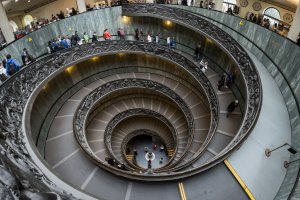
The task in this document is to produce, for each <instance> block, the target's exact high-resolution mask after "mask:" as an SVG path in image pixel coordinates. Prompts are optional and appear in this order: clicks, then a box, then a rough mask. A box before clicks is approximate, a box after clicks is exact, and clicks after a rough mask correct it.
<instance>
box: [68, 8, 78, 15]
mask: <svg viewBox="0 0 300 200" xmlns="http://www.w3.org/2000/svg"><path fill="white" fill-rule="evenodd" d="M77 13H78V12H77V10H75V8H72V10H71V13H70V15H71V16H74V15H77Z"/></svg>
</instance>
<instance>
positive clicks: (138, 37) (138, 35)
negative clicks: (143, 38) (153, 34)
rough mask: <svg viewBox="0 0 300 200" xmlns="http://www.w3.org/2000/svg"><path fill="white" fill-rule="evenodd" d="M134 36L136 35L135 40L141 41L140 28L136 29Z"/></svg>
mask: <svg viewBox="0 0 300 200" xmlns="http://www.w3.org/2000/svg"><path fill="white" fill-rule="evenodd" d="M134 37H135V40H136V41H139V40H140V31H139V29H138V28H137V29H135V31H134Z"/></svg>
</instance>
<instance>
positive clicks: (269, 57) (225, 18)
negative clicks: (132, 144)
mask: <svg viewBox="0 0 300 200" xmlns="http://www.w3.org/2000/svg"><path fill="white" fill-rule="evenodd" d="M184 8H186V9H190V10H191V11H195V12H199V13H200V14H203V15H204V16H206V17H208V18H211V19H214V20H215V21H213V22H214V24H216V25H218V26H219V27H221V28H222V29H223V30H225V31H226V32H228V33H229V34H230V35H231V36H232V37H234V38H235V39H236V40H237V41H239V42H240V43H241V44H242V45H243V46H244V47H245V48H246V49H248V50H249V51H251V52H252V53H253V54H254V55H256V56H257V57H258V58H260V60H261V62H262V63H263V64H264V65H265V66H266V68H267V69H268V70H269V71H270V72H271V74H272V76H273V77H274V79H275V80H276V82H277V83H278V85H279V87H280V89H281V91H282V93H283V96H284V98H285V100H286V102H287V106H288V109H289V112H290V118H291V125H292V127H293V137H294V139H293V140H292V141H293V145H295V146H297V144H300V141H299V140H300V137H298V138H297V136H298V134H299V128H300V127H299V126H300V122H299V120H300V119H299V116H298V115H299V112H298V109H299V107H298V106H297V104H296V102H295V101H293V96H292V93H291V91H290V90H289V85H290V86H291V87H292V89H293V90H292V91H293V92H294V93H295V96H296V98H297V99H298V102H299V97H300V89H299V86H298V85H299V81H300V80H299V79H298V78H297V77H299V74H300V69H299V65H300V62H299V59H300V50H299V47H297V46H296V45H295V44H293V43H292V42H291V41H289V40H287V39H285V38H282V37H281V36H279V35H277V34H276V33H273V32H271V31H269V30H266V29H264V28H262V27H260V26H257V25H255V24H253V23H250V22H247V21H245V20H243V23H244V24H243V25H240V21H241V18H238V17H233V16H229V15H226V14H223V13H220V12H215V11H210V10H205V9H199V8H192V7H184ZM104 10H105V11H104ZM104 10H101V11H103V12H100V11H93V12H88V13H84V14H81V15H78V16H75V17H72V18H68V19H65V20H63V21H60V22H56V23H53V24H51V25H49V26H47V27H44V28H42V29H40V30H38V31H35V32H33V33H31V34H29V35H27V36H25V37H24V38H22V39H20V40H18V41H16V42H14V43H12V44H11V45H9V46H8V47H7V48H5V49H4V50H2V51H1V52H0V56H1V57H4V55H5V54H7V53H11V54H12V55H13V57H15V58H17V59H18V60H19V61H20V52H21V50H22V48H23V47H27V48H28V49H29V51H30V52H32V54H33V55H34V56H35V57H37V56H40V55H42V54H43V53H46V46H47V41H48V38H49V37H53V38H56V37H57V35H59V34H66V33H68V32H70V33H73V32H74V30H73V29H74V27H77V28H76V29H77V30H78V31H79V32H81V33H82V32H84V31H86V30H95V29H96V30H98V31H97V32H98V34H99V35H101V33H102V31H103V30H104V29H105V28H107V27H109V28H110V27H113V28H112V30H113V31H115V30H117V28H118V27H120V26H124V24H123V23H122V20H121V8H120V7H115V8H109V9H104ZM82 16H83V17H84V19H80V18H81V17H82ZM93 16H94V17H97V18H96V19H101V21H100V23H99V24H101V25H100V26H99V24H97V23H98V22H99V21H97V20H94V21H93V22H92V23H85V22H86V21H88V20H87V19H88V18H89V17H93ZM108 16H110V17H108ZM111 16H113V19H112V17H111ZM94 19H95V18H94ZM102 20H103V21H102ZM223 23H224V24H226V25H227V26H224V25H222V24H223ZM158 25H159V24H158ZM141 26H144V25H141ZM145 26H146V25H145ZM52 27H53V28H52ZM70 27H71V28H70ZM229 27H230V28H229ZM144 30H147V28H145V29H144ZM113 31H111V32H112V33H113V34H114V32H113ZM165 32H167V31H165V29H162V33H165ZM238 32H240V33H241V34H243V36H242V35H239V33H238ZM178 35H179V36H178V37H179V38H180V37H181V38H183V37H185V35H182V34H180V32H179V33H178ZM244 36H245V37H246V38H248V39H249V40H247V39H245V37H244ZM29 38H32V39H33V40H32V42H29V40H28V39H29ZM49 39H50V38H49ZM176 39H177V36H176ZM177 41H180V40H179V39H177ZM193 42H194V41H190V42H189V44H194V45H195V43H193ZM254 44H256V45H254ZM279 47H280V48H279ZM34 49H37V50H38V51H34ZM287 59H288V60H287ZM276 65H277V66H279V70H281V71H282V73H283V75H284V76H285V77H286V80H284V78H283V76H282V74H281V73H280V72H279V70H278V68H277V66H276ZM285 81H287V82H285ZM295 108H296V109H295ZM292 159H295V158H293V157H292ZM297 171H298V164H297V163H295V164H293V165H291V167H289V172H290V173H288V174H287V178H286V180H290V182H286V183H284V186H287V188H284V187H283V188H282V190H281V191H280V192H279V194H278V199H281V197H282V198H284V197H286V195H288V194H287V193H288V192H289V191H290V189H291V187H292V186H293V181H294V180H295V178H294V177H293V175H295V173H297ZM289 175H290V176H291V178H289ZM280 196H281V197H280ZM279 197H280V198H279Z"/></svg>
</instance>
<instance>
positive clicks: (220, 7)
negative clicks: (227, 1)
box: [214, 0, 223, 12]
mask: <svg viewBox="0 0 300 200" xmlns="http://www.w3.org/2000/svg"><path fill="white" fill-rule="evenodd" d="M214 3H215V8H214V10H218V11H221V12H222V10H223V0H215V1H214Z"/></svg>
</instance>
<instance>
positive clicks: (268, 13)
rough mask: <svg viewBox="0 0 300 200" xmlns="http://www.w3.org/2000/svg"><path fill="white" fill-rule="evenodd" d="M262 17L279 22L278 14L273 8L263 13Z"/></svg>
mask: <svg viewBox="0 0 300 200" xmlns="http://www.w3.org/2000/svg"><path fill="white" fill-rule="evenodd" d="M264 15H266V16H268V17H271V18H274V19H278V20H280V12H279V11H278V10H277V9H276V8H273V7H270V8H267V9H266V10H265V12H264Z"/></svg>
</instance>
